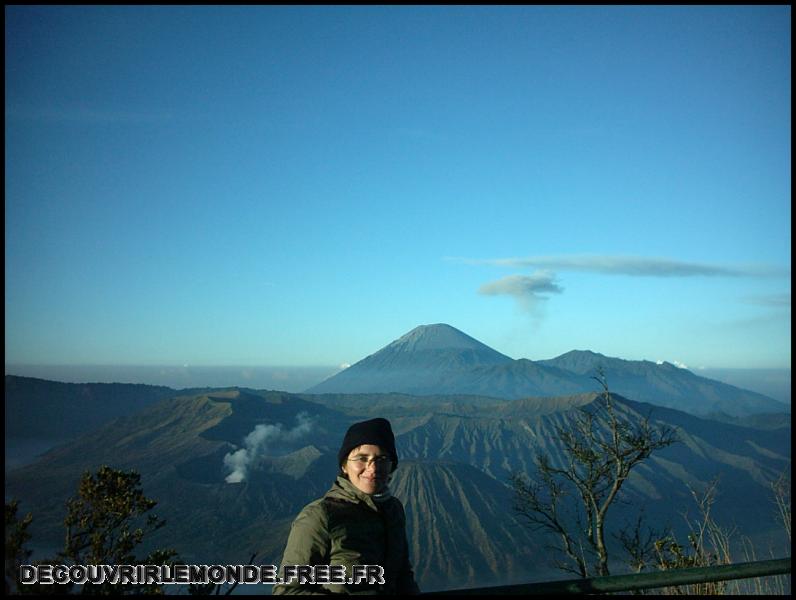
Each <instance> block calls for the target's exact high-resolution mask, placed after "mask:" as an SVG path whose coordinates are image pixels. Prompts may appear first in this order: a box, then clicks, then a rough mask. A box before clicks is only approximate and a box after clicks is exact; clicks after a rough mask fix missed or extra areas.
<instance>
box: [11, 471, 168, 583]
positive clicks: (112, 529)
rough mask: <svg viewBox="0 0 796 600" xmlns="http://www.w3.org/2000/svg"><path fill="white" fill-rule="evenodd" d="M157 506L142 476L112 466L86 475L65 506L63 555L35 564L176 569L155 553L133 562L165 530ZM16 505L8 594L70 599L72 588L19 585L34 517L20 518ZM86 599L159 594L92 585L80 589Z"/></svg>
mask: <svg viewBox="0 0 796 600" xmlns="http://www.w3.org/2000/svg"><path fill="white" fill-rule="evenodd" d="M156 504H157V502H156V501H154V500H152V499H150V498H147V497H146V496H144V493H143V491H142V490H141V476H140V475H139V474H138V473H136V472H135V471H130V472H123V471H118V470H115V469H112V468H110V467H108V466H103V467H101V468H100V469H99V470H98V471H97V472H96V473H94V474H92V473H89V472H86V473H84V475H83V477H82V478H81V480H80V483H79V485H78V490H77V495H76V496H75V497H73V498H71V499H70V500H69V501H68V502H67V515H66V519H65V520H64V526H65V528H66V535H65V545H64V550H63V551H62V552H59V553H58V555H57V557H56V558H54V559H52V560H50V559H48V560H41V561H36V563H34V564H56V563H57V564H66V565H137V564H147V565H165V564H174V563H175V558H176V552H174V551H173V550H155V551H153V552H151V553H150V554H149V555H147V556H146V558H144V559H139V558H137V557H136V556H135V550H136V547H137V546H139V545H140V544H141V543H142V542H143V540H144V537H145V536H146V535H147V534H148V533H150V532H152V531H155V530H156V529H159V528H161V527H163V526H164V525H165V521H163V520H162V519H159V518H158V517H157V516H156V515H154V514H151V513H150V511H151V510H152V509H153V508H154V507H155V505H156ZM17 510H18V505H17V502H16V501H12V502H10V503H7V504H6V564H5V585H6V593H7V594H13V593H17V594H25V593H35V594H42V593H70V592H73V591H74V585H73V584H71V583H68V584H32V585H22V584H20V583H19V574H20V570H19V569H20V565H22V564H27V563H28V561H29V559H30V556H31V551H29V550H27V549H25V544H26V543H27V542H28V541H29V540H30V534H29V533H28V531H27V529H28V527H29V526H30V524H31V522H32V520H33V517H32V515H31V514H27V515H26V516H25V517H24V518H22V519H19V518H18V517H17ZM81 592H82V593H83V594H101V595H111V594H113V595H116V594H161V593H163V589H162V587H161V586H157V585H146V584H141V585H133V584H110V583H107V582H105V583H102V584H90V583H87V584H85V585H83V586H82V588H81Z"/></svg>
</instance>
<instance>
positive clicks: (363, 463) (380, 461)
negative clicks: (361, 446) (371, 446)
mask: <svg viewBox="0 0 796 600" xmlns="http://www.w3.org/2000/svg"><path fill="white" fill-rule="evenodd" d="M348 462H352V463H354V464H355V465H356V466H358V467H361V468H363V469H366V468H368V466H369V465H370V464H371V463H373V464H374V465H375V466H376V467H384V468H388V467H391V466H392V459H391V458H390V457H389V456H387V455H384V454H382V455H381V456H374V457H373V458H368V457H367V456H355V457H354V458H349V459H348Z"/></svg>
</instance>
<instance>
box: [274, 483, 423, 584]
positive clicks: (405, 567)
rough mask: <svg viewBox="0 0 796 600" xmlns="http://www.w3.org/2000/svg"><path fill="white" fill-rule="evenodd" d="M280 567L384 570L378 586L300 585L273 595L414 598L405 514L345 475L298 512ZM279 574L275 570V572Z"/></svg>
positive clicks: (348, 573) (393, 500) (348, 572)
mask: <svg viewBox="0 0 796 600" xmlns="http://www.w3.org/2000/svg"><path fill="white" fill-rule="evenodd" d="M282 565H344V566H345V568H346V578H348V577H350V576H351V574H352V566H353V565H379V566H381V567H383V568H384V585H381V586H380V585H368V584H367V583H364V582H363V583H360V584H358V585H350V584H305V585H302V586H300V585H298V583H297V582H295V581H294V582H293V583H291V584H289V585H277V586H274V590H273V593H274V594H330V593H338V594H416V593H418V592H419V590H418V587H417V584H416V583H415V578H414V573H413V572H412V566H411V564H410V562H409V548H408V544H407V542H406V515H405V514H404V507H403V505H402V504H401V502H400V500H398V499H397V498H392V497H391V498H389V499H387V500H386V501H383V502H375V501H374V499H373V497H372V496H369V495H368V494H365V493H363V492H361V491H360V490H358V489H357V488H356V487H355V486H354V485H353V484H352V483H351V482H350V481H349V480H348V479H346V478H345V477H338V478H337V481H335V483H334V485H332V488H331V489H330V490H329V491H328V492H326V494H325V495H324V496H323V498H320V499H319V500H315V501H314V502H311V503H310V504H308V505H307V506H305V507H304V509H303V510H302V511H301V512H300V513H299V515H298V516H297V517H296V519H295V521H293V526H292V527H291V529H290V535H289V536H288V540H287V546H286V548H285V554H284V556H283V557H282ZM280 575H281V569H280Z"/></svg>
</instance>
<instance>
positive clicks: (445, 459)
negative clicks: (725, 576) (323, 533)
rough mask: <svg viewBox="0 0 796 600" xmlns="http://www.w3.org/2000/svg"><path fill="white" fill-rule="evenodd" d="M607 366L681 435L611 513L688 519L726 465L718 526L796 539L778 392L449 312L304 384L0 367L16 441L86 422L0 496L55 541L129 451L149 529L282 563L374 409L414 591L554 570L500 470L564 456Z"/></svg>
mask: <svg viewBox="0 0 796 600" xmlns="http://www.w3.org/2000/svg"><path fill="white" fill-rule="evenodd" d="M598 366H600V367H602V368H603V369H604V371H605V373H606V376H607V378H608V383H609V385H610V387H611V390H612V393H613V397H614V405H615V407H616V410H617V411H618V412H619V414H621V415H624V416H625V417H627V418H629V419H636V418H639V417H640V416H645V417H646V416H647V415H650V416H651V419H652V421H653V422H654V423H656V424H661V425H667V426H669V427H673V428H675V429H676V430H677V432H678V434H679V436H680V439H681V442H680V443H678V444H675V445H673V446H671V447H668V448H666V449H664V450H662V451H660V452H659V453H656V454H654V455H653V456H652V457H651V459H650V460H649V461H648V462H646V463H644V465H642V466H641V467H640V468H639V469H637V470H636V471H634V472H633V474H632V475H631V477H630V478H629V480H628V482H627V485H626V486H625V488H624V490H623V491H624V495H623V499H622V503H620V504H617V505H616V508H615V509H614V508H612V517H611V518H612V522H613V523H614V526H620V525H626V524H627V523H628V522H630V521H632V520H633V519H634V518H635V515H636V514H637V513H638V511H639V510H640V509H641V508H642V507H643V508H644V511H645V514H646V515H647V518H648V519H649V521H650V522H651V523H652V524H653V525H655V526H656V527H657V528H659V529H660V528H663V527H665V526H667V525H669V526H672V527H674V528H676V529H677V528H679V529H680V531H681V532H682V529H683V527H684V520H683V517H682V512H683V511H685V510H690V512H691V514H692V515H693V510H694V506H693V503H692V500H691V497H690V494H689V491H688V487H687V486H691V487H693V488H695V489H704V487H705V486H706V485H707V482H709V481H711V480H712V479H714V478H717V477H718V478H719V479H720V496H719V499H718V501H717V503H716V505H715V506H714V510H713V515H714V517H716V519H717V520H718V522H719V523H720V524H722V525H724V526H726V527H728V528H729V527H737V529H738V532H739V534H746V535H749V536H751V537H752V538H753V540H754V541H755V542H756V543H762V544H764V545H759V546H758V548H759V550H760V551H761V552H765V553H768V549H769V544H771V547H773V548H777V550H775V552H780V551H783V552H784V550H782V548H785V547H786V546H787V547H789V546H788V543H787V538H786V537H785V536H784V533H783V532H782V531H781V529H782V526H781V524H778V523H777V521H776V518H775V514H774V513H775V510H774V506H773V504H772V497H771V491H770V487H769V484H770V482H771V481H772V480H774V479H775V478H776V477H777V476H778V475H779V474H780V473H782V472H783V471H784V470H786V469H788V468H789V466H790V457H791V446H790V436H791V433H790V415H788V414H786V410H787V409H789V407H787V406H785V405H783V404H780V403H777V402H776V401H774V400H772V399H770V398H767V397H765V396H761V395H760V394H754V393H753V392H747V391H745V390H741V389H739V388H736V387H733V386H729V385H726V384H722V383H719V382H716V381H712V380H709V379H705V378H701V377H697V376H696V375H694V374H693V373H690V372H689V371H686V370H684V369H678V368H677V367H675V366H673V365H670V364H667V363H663V364H660V365H659V364H655V363H650V362H647V361H640V362H639V361H624V360H621V359H616V358H609V357H605V356H602V355H600V354H596V353H593V352H580V351H574V352H569V353H567V354H564V355H562V356H560V357H557V358H555V359H552V360H548V361H530V360H525V359H520V360H513V359H511V358H509V357H507V356H505V355H503V354H501V353H499V352H497V351H495V350H492V349H491V348H489V347H487V346H485V345H484V344H482V343H480V342H478V341H477V340H475V339H473V338H472V337H470V336H467V335H466V334H464V333H462V332H460V331H458V330H456V329H455V328H453V327H450V326H447V325H432V326H424V327H419V328H417V329H415V330H413V331H411V332H409V333H408V334H406V335H405V336H403V337H401V338H399V339H398V340H396V341H395V342H393V343H392V344H390V345H388V346H387V347H385V348H384V349H382V350H380V351H379V352H377V353H376V354H374V355H372V356H369V357H368V358H366V359H364V360H363V361H360V362H359V363H357V364H355V365H354V366H352V367H350V368H349V369H346V370H345V371H343V372H341V373H339V374H338V375H336V376H334V377H332V378H330V379H328V380H327V381H325V382H323V383H322V384H320V385H318V386H315V387H314V388H311V390H308V392H307V393H304V394H289V393H286V392H277V391H264V390H261V391H257V390H251V389H247V388H225V389H203V390H182V391H176V390H171V389H169V388H160V387H155V386H139V385H124V384H111V385H108V384H80V385H77V384H62V383H58V382H51V381H45V380H40V379H30V378H19V377H13V376H6V384H5V387H6V439H7V444H8V440H9V439H13V437H14V436H16V437H19V438H26V437H27V438H39V437H41V438H49V439H60V440H61V441H63V439H64V437H65V436H64V433H65V432H64V429H66V430H67V431H66V433H68V434H69V435H72V436H74V435H77V434H80V435H79V437H77V439H73V440H71V441H64V443H62V444H61V445H60V446H58V447H56V448H52V449H51V450H50V451H49V452H47V453H46V454H44V455H43V456H42V457H40V458H39V459H38V460H37V461H36V462H35V463H32V464H29V465H27V466H24V467H21V468H16V469H11V470H7V471H6V484H5V495H6V498H7V499H10V498H18V499H20V501H21V510H22V511H23V514H24V512H27V511H31V512H32V513H33V515H34V521H33V525H32V527H31V529H32V532H33V541H32V544H33V546H34V547H38V548H41V547H47V548H57V547H58V545H59V544H60V543H62V540H63V526H62V521H63V518H64V511H65V509H64V503H65V500H66V499H67V498H68V497H69V496H71V495H72V494H74V492H75V489H76V485H77V482H78V480H79V478H80V476H81V474H82V473H83V472H84V471H86V470H95V469H97V468H98V467H99V466H100V465H103V464H108V465H110V466H112V467H114V468H118V469H134V470H136V471H138V472H140V473H141V474H142V485H143V488H144V491H145V493H146V494H147V495H148V496H150V497H152V498H154V499H156V500H157V501H158V506H157V513H158V515H159V516H161V517H164V518H165V519H166V520H167V525H166V527H164V528H163V529H161V530H159V531H158V532H156V533H155V534H154V535H153V536H152V537H151V538H150V540H149V543H150V545H151V546H150V547H153V546H160V547H174V548H176V549H177V550H178V551H179V552H180V554H181V556H182V558H183V559H185V560H187V561H189V562H194V563H203V564H210V563H220V564H238V563H239V562H240V561H245V560H248V558H249V556H251V553H252V552H254V551H257V552H258V556H257V560H258V562H260V563H263V564H267V563H276V562H278V561H279V560H280V558H281V553H282V550H283V549H284V544H285V540H286V538H287V534H288V531H289V528H290V524H291V522H292V520H293V518H294V517H295V515H296V514H297V513H298V511H299V510H300V509H301V508H302V507H303V506H304V505H305V504H306V503H308V502H310V501H312V500H314V499H316V498H318V497H319V496H321V495H322V494H323V493H324V492H325V491H326V490H327V489H328V488H329V486H330V485H331V483H332V481H333V480H334V476H335V473H336V470H337V465H336V453H337V450H338V448H339V445H340V441H341V439H342V437H343V435H344V433H345V431H346V428H347V427H348V426H349V425H350V424H351V423H352V422H354V421H359V420H362V419H366V418H371V417H374V416H382V417H386V418H389V419H390V421H391V423H392V425H393V430H394V431H395V434H396V442H397V447H398V452H399V455H400V457H401V459H400V466H399V468H398V470H397V471H396V472H395V474H394V477H393V480H392V483H391V489H392V491H393V493H394V494H395V495H396V496H397V497H398V498H400V499H401V500H402V501H403V503H404V505H405V506H406V510H407V528H408V536H409V544H410V550H411V555H412V559H413V561H414V564H415V569H416V573H417V575H418V578H419V581H420V584H421V586H422V587H423V589H424V590H426V591H430V590H434V589H445V588H454V587H465V586H483V585H498V584H508V583H514V582H519V581H534V580H536V581H539V580H544V579H554V578H560V577H561V573H560V572H557V571H554V570H553V569H552V568H551V567H550V566H549V559H550V558H551V556H550V552H549V550H547V549H546V545H547V543H548V541H549V540H547V539H545V538H544V537H543V536H542V535H541V534H540V533H539V532H533V531H531V530H529V529H528V528H526V527H525V526H523V525H522V524H521V523H520V521H519V520H518V519H517V517H516V516H515V515H514V514H513V512H512V510H511V490H510V488H509V487H508V485H507V480H508V477H509V475H510V474H512V473H513V472H523V473H526V474H529V475H533V472H534V466H533V465H534V457H535V456H536V454H537V453H538V452H543V453H545V454H547V455H548V456H550V457H551V460H552V461H553V464H554V465H561V464H562V463H561V461H562V460H563V453H562V446H561V443H560V441H559V440H558V435H557V428H559V427H563V428H565V429H566V428H567V427H569V426H570V425H571V424H572V422H573V419H574V418H575V417H576V415H577V414H578V410H579V409H581V408H587V407H589V406H591V404H592V403H593V402H594V400H595V398H596V397H597V391H599V386H598V384H597V382H595V381H594V380H593V379H592V378H591V376H592V375H593V374H594V370H595V369H596V368H597V367H598ZM685 409H688V410H685ZM708 412H716V413H717V414H716V415H714V417H713V418H705V417H704V416H696V415H695V414H693V413H703V415H704V413H708ZM719 412H720V413H721V414H718V413H719ZM689 413H690V414H689ZM768 413H771V414H768ZM775 413H778V414H775ZM715 417H720V418H721V419H722V420H723V421H725V422H719V421H717V420H715ZM67 437H68V436H67ZM614 550H615V551H616V548H614ZM614 555H615V556H618V554H617V553H616V552H615V554H614ZM35 558H42V556H38V557H35Z"/></svg>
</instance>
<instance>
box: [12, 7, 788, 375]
mask: <svg viewBox="0 0 796 600" xmlns="http://www.w3.org/2000/svg"><path fill="white" fill-rule="evenodd" d="M5 16H6V21H5V27H6V48H5V51H6V52H5V55H6V59H5V61H6V71H5V83H6V106H5V110H6V114H5V125H6V138H5V150H6V158H5V168H6V180H5V193H6V203H5V217H6V218H5V223H6V225H5V227H6V229H5V232H6V242H5V250H6V258H5V267H6V269H5V278H6V279H5V283H6V304H5V306H6V312H5V316H6V334H5V351H6V364H7V365H8V364H17V363H27V364H40V365H46V364H71V365H81V364H104V365H113V364H117V365H186V364H188V365H197V366H200V365H204V366H210V365H216V366H224V365H283V366H308V365H341V364H351V363H354V362H356V361H358V360H360V359H362V358H364V357H366V356H367V355H369V354H371V353H373V352H375V351H377V350H378V349H380V348H381V347H383V346H384V345H386V344H388V343H389V342H391V341H392V340H394V339H396V338H397V337H399V336H401V335H402V334H404V333H406V332H407V331H409V330H410V329H412V328H414V327H415V326H417V325H421V324H431V323H448V324H450V325H453V326H454V327H457V328H458V329H461V330H462V331H464V332H466V333H468V334H469V335H472V336H473V337H475V338H477V339H479V340H480V341H482V342H484V343H486V344H487V345H489V346H492V347H493V348H495V349H496V350H498V351H500V352H503V353H505V354H507V355H509V356H512V357H514V358H530V359H533V360H537V359H545V358H552V357H554V356H557V355H559V354H562V353H564V352H567V351H569V350H572V349H581V350H583V349H589V350H593V351H596V352H601V353H603V354H607V355H610V356H618V357H621V358H626V359H633V360H641V359H647V360H668V361H670V362H675V361H676V362H678V363H680V364H684V365H687V366H688V367H689V368H692V369H698V368H699V367H714V368H718V367H723V368H764V367H765V368H790V361H791V351H790V346H791V335H790V324H791V312H790V311H791V306H790V303H791V299H790V298H791V295H790V283H791V274H790V269H791V254H790V247H791V225H790V221H791V204H790V196H791V171H790V163H791V112H790V105H791V76H790V70H791V69H790V67H791V65H790V49H791V32H790V19H791V9H790V7H787V6H773V7H602V8H601V7H547V8H545V7H533V6H531V7H455V6H454V7H448V6H445V7H364V8H362V7H153V6H150V7H19V6H18V7H6V14H5ZM7 371H8V367H7Z"/></svg>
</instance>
